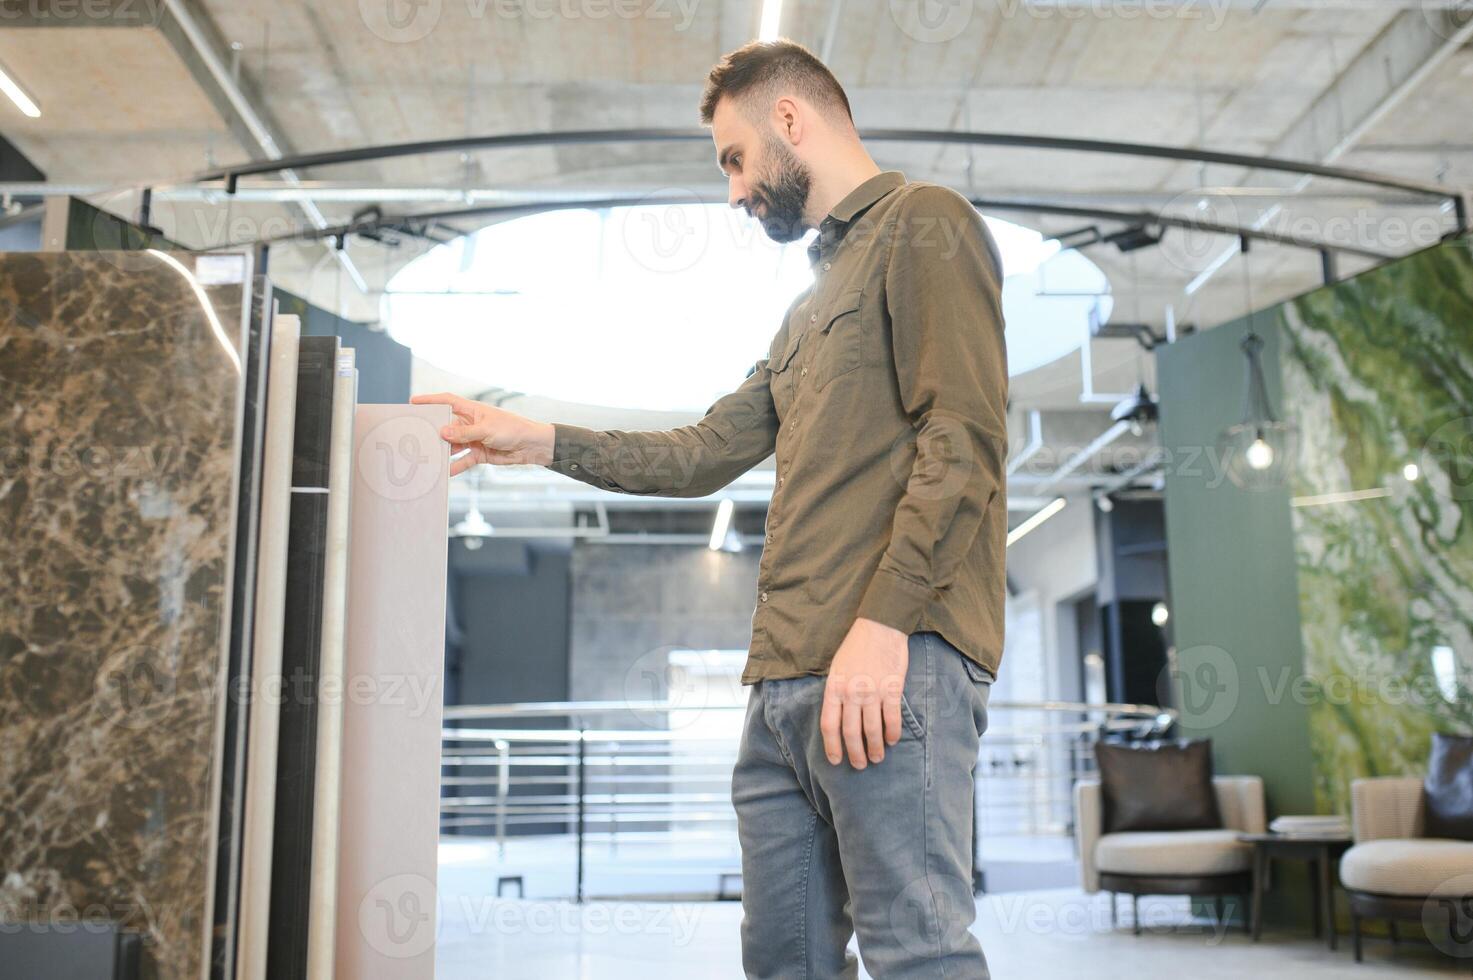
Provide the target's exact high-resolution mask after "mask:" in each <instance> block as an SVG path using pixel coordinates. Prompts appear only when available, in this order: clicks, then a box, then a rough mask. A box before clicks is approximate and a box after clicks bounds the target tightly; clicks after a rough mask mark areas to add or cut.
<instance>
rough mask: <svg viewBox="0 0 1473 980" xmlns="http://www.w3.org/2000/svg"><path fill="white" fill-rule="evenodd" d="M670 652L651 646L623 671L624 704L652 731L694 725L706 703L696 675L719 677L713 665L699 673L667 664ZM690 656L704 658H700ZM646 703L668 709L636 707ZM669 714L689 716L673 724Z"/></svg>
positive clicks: (707, 694)
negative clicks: (663, 705)
mask: <svg viewBox="0 0 1473 980" xmlns="http://www.w3.org/2000/svg"><path fill="white" fill-rule="evenodd" d="M671 650H672V648H671V647H655V648H654V649H653V650H650V651H648V652H646V653H643V654H641V655H640V656H639V657H638V659H636V660H635V661H634V663H632V664H630V665H629V669H628V670H626V671H625V672H624V700H625V702H626V703H627V704H628V705H629V707H630V711H632V712H633V713H634V715H635V716H636V717H637V718H639V720H640V722H642V723H643V724H646V725H648V726H649V727H650V728H652V729H655V730H667V729H668V730H674V729H676V728H680V727H685V726H688V725H690V724H692V723H694V722H695V720H696V719H697V718H698V717H699V715H700V713H701V712H702V711H703V710H704V709H705V708H706V707H707V705H708V704H709V703H710V691H709V690H708V688H707V687H706V685H705V684H704V683H699V682H697V680H696V677H697V675H698V674H704V675H705V676H707V677H710V676H720V673H719V671H718V670H717V669H716V665H714V664H709V665H707V667H706V669H705V670H702V669H700V668H696V669H691V667H689V666H686V665H684V664H679V663H671V661H670V653H671ZM693 655H696V656H700V657H701V659H703V660H704V659H705V657H704V655H700V654H693ZM649 701H660V702H664V703H665V704H667V705H668V706H669V707H668V708H661V709H660V710H658V711H651V710H649V709H648V708H644V707H640V705H642V704H644V703H646V702H649ZM670 711H681V712H690V714H683V715H682V716H681V717H682V720H681V721H679V722H676V721H672V720H671V719H670V718H669V717H668V714H669V712H670Z"/></svg>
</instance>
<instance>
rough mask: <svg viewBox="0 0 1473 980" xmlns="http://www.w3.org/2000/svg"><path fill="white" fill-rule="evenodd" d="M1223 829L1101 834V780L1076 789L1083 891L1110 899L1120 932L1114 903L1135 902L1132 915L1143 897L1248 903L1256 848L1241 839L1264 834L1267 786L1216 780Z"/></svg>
mask: <svg viewBox="0 0 1473 980" xmlns="http://www.w3.org/2000/svg"><path fill="white" fill-rule="evenodd" d="M1212 788H1213V790H1214V791H1215V793H1216V795H1217V805H1218V809H1219V811H1220V812H1221V814H1222V823H1223V826H1222V827H1221V828H1220V829H1214V830H1163V831H1129V832H1125V833H1114V834H1106V833H1104V800H1103V794H1102V791H1101V788H1100V783H1099V781H1098V780H1081V781H1080V782H1079V783H1077V784H1075V787H1074V813H1075V823H1074V835H1075V841H1076V843H1077V844H1078V847H1079V867H1080V877H1081V884H1082V885H1083V887H1084V890H1085V891H1086V892H1089V893H1094V892H1098V891H1101V890H1104V891H1108V892H1109V893H1110V918H1111V922H1112V923H1115V924H1118V919H1117V917H1116V916H1117V911H1116V906H1115V896H1116V894H1117V893H1119V894H1126V895H1129V896H1130V900H1131V910H1132V920H1133V923H1132V924H1133V930H1134V932H1135V934H1136V935H1140V931H1141V928H1140V919H1139V917H1138V916H1136V915H1135V914H1134V913H1135V911H1136V900H1137V899H1138V898H1139V896H1141V895H1193V896H1213V897H1215V898H1218V899H1221V897H1222V896H1224V895H1238V896H1247V895H1249V894H1251V892H1252V891H1253V871H1252V869H1253V846H1252V845H1251V844H1244V843H1242V842H1241V841H1239V840H1238V835H1239V834H1261V833H1263V831H1264V825H1265V814H1264V803H1263V780H1262V779H1260V778H1259V777H1257V776H1214V777H1213V779H1212Z"/></svg>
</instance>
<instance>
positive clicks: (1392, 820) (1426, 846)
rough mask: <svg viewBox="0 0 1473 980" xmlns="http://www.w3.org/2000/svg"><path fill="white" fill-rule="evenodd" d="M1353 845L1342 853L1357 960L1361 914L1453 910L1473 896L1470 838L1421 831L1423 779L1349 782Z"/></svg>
mask: <svg viewBox="0 0 1473 980" xmlns="http://www.w3.org/2000/svg"><path fill="white" fill-rule="evenodd" d="M1350 807H1351V829H1352V832H1353V833H1354V835H1355V846H1354V847H1352V848H1351V849H1350V850H1348V851H1346V852H1345V856H1344V857H1342V858H1341V859H1340V884H1341V885H1342V886H1343V887H1344V888H1345V893H1346V895H1348V896H1349V898H1350V922H1351V935H1352V936H1353V937H1354V941H1355V960H1356V962H1357V963H1359V962H1360V961H1361V920H1362V919H1385V920H1387V924H1388V927H1389V931H1390V933H1391V937H1392V939H1393V940H1394V939H1395V938H1396V923H1397V921H1398V920H1401V921H1414V922H1417V923H1423V922H1425V921H1427V919H1428V918H1432V919H1442V918H1445V917H1446V916H1450V915H1452V914H1453V913H1454V905H1457V906H1465V904H1466V903H1467V902H1468V901H1469V899H1470V898H1473V841H1465V840H1441V839H1434V838H1427V837H1423V836H1422V834H1423V816H1424V813H1423V797H1422V779H1421V778H1420V777H1417V776H1381V777H1376V778H1372V779H1357V780H1355V781H1354V782H1352V783H1351V784H1350Z"/></svg>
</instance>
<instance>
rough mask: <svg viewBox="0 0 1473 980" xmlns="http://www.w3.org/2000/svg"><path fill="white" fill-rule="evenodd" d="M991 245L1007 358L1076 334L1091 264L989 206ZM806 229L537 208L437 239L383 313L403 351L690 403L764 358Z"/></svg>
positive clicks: (542, 386) (533, 380) (537, 389)
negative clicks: (791, 236) (796, 231)
mask: <svg viewBox="0 0 1473 980" xmlns="http://www.w3.org/2000/svg"><path fill="white" fill-rule="evenodd" d="M986 220H987V223H988V225H989V227H990V228H991V229H992V233H993V235H994V236H995V237H996V239H997V242H998V245H999V247H1000V248H1001V250H1002V254H1003V266H1004V270H1005V273H1006V281H1005V283H1004V289H1003V307H1004V316H1005V317H1006V319H1007V343H1008V361H1009V368H1010V370H1011V372H1012V373H1013V374H1020V373H1022V372H1025V371H1029V370H1032V369H1033V368H1036V367H1040V366H1041V365H1043V364H1047V363H1048V362H1050V361H1053V360H1055V359H1057V358H1059V357H1062V356H1063V355H1065V354H1067V353H1069V352H1071V351H1073V350H1076V349H1078V348H1079V346H1080V344H1081V342H1082V341H1083V339H1084V338H1085V336H1086V335H1087V332H1088V322H1089V311H1090V309H1091V308H1092V307H1093V306H1094V304H1095V296H1096V295H1099V296H1100V297H1101V298H1100V300H1099V302H1100V305H1101V310H1102V313H1103V314H1105V315H1107V314H1108V311H1109V309H1110V298H1109V297H1108V296H1104V295H1102V294H1104V293H1105V292H1106V290H1107V288H1108V287H1107V283H1106V281H1105V277H1104V275H1103V274H1102V273H1101V272H1100V270H1099V269H1098V268H1097V267H1096V266H1095V265H1094V264H1093V263H1092V262H1090V261H1089V260H1088V259H1086V258H1085V257H1084V256H1082V255H1080V254H1079V253H1078V252H1063V253H1060V252H1059V250H1058V245H1057V244H1056V243H1053V242H1045V241H1043V239H1042V237H1041V236H1040V235H1039V234H1038V233H1037V232H1035V231H1032V230H1030V229H1027V228H1023V227H1021V226H1019V225H1014V224H1011V223H1009V222H1005V221H999V220H997V219H995V218H991V217H989V218H987V219H986ZM805 245H806V241H805V242H799V243H794V244H790V245H786V246H779V245H776V244H774V243H773V242H772V241H770V240H769V239H768V238H767V236H766V235H764V234H763V233H762V230H761V229H760V228H759V227H758V226H757V224H756V223H755V222H754V221H752V220H750V219H748V218H747V217H746V216H745V215H743V214H741V213H739V212H735V211H732V210H731V209H730V208H727V207H725V206H724V205H720V204H695V203H692V204H683V205H664V206H629V207H618V208H611V209H602V210H584V209H571V210H560V211H547V212H542V213H540V214H535V215H530V216H527V217H523V218H517V219H513V220H510V221H504V222H500V223H498V224H494V225H489V226H487V227H485V228H482V229H480V230H479V231H477V232H475V233H473V234H471V235H468V236H466V237H464V238H460V239H457V240H456V241H454V242H451V243H449V244H446V245H441V246H437V247H436V248H434V249H433V250H431V251H430V252H428V253H426V254H425V255H423V256H421V257H420V258H418V259H416V260H415V261H413V262H411V263H409V264H408V265H406V266H405V267H404V268H403V269H402V270H400V272H399V273H398V274H397V275H395V276H394V277H393V279H391V280H390V282H389V285H388V289H387V295H386V296H385V299H384V321H385V323H386V325H387V327H388V329H389V332H390V333H391V335H392V336H393V337H394V339H395V340H397V341H399V342H400V343H402V344H405V345H407V346H409V347H410V348H411V349H412V350H413V351H414V354H415V356H417V357H420V358H423V359H424V360H426V361H428V362H429V363H431V364H433V365H435V366H437V367H440V368H443V369H445V370H448V371H453V372H455V373H457V374H460V375H463V376H466V377H470V378H473V379H475V380H477V381H481V382H484V383H485V385H486V387H488V388H492V387H497V388H504V389H510V390H514V391H520V392H525V393H528V394H533V395H540V396H543V397H548V398H554V399H558V400H562V401H570V402H582V403H586V404H591V405H606V406H610V407H617V408H638V409H661V410H683V411H693V412H699V411H703V410H704V409H705V408H706V407H707V406H709V405H710V404H711V403H712V402H713V401H715V400H716V399H717V398H719V397H720V396H721V395H722V394H725V393H726V392H728V391H731V390H732V389H733V388H735V387H736V386H737V385H739V384H740V383H741V382H742V379H743V378H744V377H745V376H746V373H747V370H748V369H749V368H750V367H751V365H752V363H753V362H754V361H756V360H757V359H759V358H761V357H763V356H764V355H765V354H766V352H767V349H768V345H769V343H770V342H771V340H772V336H773V334H774V333H776V331H777V329H778V327H779V326H780V325H781V322H782V316H783V313H784V311H785V310H786V309H787V307H788V305H789V304H790V303H791V302H792V300H793V298H794V297H795V296H796V295H797V294H798V293H799V292H801V291H802V289H803V288H804V287H805V286H806V285H808V283H809V282H811V281H812V275H811V273H810V271H809V268H808V257H807V253H806V250H805Z"/></svg>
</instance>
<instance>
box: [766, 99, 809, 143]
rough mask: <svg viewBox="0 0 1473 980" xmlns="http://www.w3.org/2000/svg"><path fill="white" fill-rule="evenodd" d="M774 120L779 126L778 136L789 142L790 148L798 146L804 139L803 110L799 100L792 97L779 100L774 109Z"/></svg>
mask: <svg viewBox="0 0 1473 980" xmlns="http://www.w3.org/2000/svg"><path fill="white" fill-rule="evenodd" d="M772 119H773V124H774V125H776V126H777V131H778V135H780V136H781V137H783V139H785V140H787V141H788V144H789V145H790V146H796V145H797V144H798V141H799V140H801V139H802V138H803V123H804V116H803V108H802V106H800V105H799V104H798V100H797V99H794V98H792V97H790V96H783V97H782V98H781V99H778V100H777V102H776V103H775V104H774V105H773V107H772Z"/></svg>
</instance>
